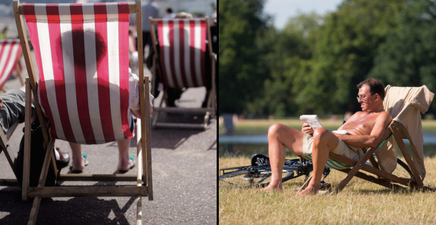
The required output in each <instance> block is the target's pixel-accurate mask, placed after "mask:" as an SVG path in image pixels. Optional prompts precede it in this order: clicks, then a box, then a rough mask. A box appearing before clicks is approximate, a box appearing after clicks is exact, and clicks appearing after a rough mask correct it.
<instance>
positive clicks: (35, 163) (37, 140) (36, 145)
mask: <svg viewBox="0 0 436 225" xmlns="http://www.w3.org/2000/svg"><path fill="white" fill-rule="evenodd" d="M30 129H31V134H32V135H31V146H30V153H31V154H30V155H31V156H30V180H29V185H30V187H36V186H38V181H39V175H40V174H41V170H42V164H43V163H44V157H45V152H46V151H45V148H44V137H43V136H42V130H41V125H40V124H39V120H38V119H36V120H35V121H34V122H33V123H32V125H31V128H30ZM23 133H24V128H23ZM23 159H24V134H23V137H22V138H21V142H20V150H19V151H18V155H17V158H16V159H15V160H14V164H15V168H16V170H17V176H18V182H19V183H20V185H21V186H22V185H23V184H22V180H23ZM53 171H54V168H53V166H52V165H50V167H49V170H48V174H47V179H46V181H45V186H54V185H55V184H56V179H55V176H54V172H53Z"/></svg>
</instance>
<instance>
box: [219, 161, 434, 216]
mask: <svg viewBox="0 0 436 225" xmlns="http://www.w3.org/2000/svg"><path fill="white" fill-rule="evenodd" d="M248 164H250V159H249V158H248V157H220V158H219V168H226V167H234V166H241V165H248ZM425 165H426V169H427V175H426V178H425V180H424V184H425V185H426V186H430V187H432V188H435V187H436V158H435V157H434V156H426V157H425ZM344 176H345V174H344V173H342V172H339V171H332V172H331V173H330V175H329V176H328V177H327V179H326V181H327V182H330V183H331V184H332V186H333V188H334V187H336V186H337V185H338V183H339V182H340V180H341V179H343V178H344ZM303 181H304V178H302V177H300V178H296V179H295V180H291V181H288V182H286V183H284V187H285V190H284V193H283V194H263V193H261V194H258V193H255V191H256V190H257V189H248V190H239V189H236V190H235V189H219V221H220V224H436V213H434V206H435V205H436V193H435V192H420V191H414V192H409V191H394V190H390V189H387V188H385V187H382V186H379V185H376V184H373V183H370V182H367V181H365V180H361V179H359V178H353V179H352V180H351V182H350V183H349V184H348V185H347V186H346V187H345V189H344V190H343V191H342V192H340V193H339V194H338V195H331V196H330V195H323V196H312V197H308V198H297V197H295V194H296V191H295V189H296V188H299V187H300V186H301V185H302V184H303Z"/></svg>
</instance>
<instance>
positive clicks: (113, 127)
mask: <svg viewBox="0 0 436 225" xmlns="http://www.w3.org/2000/svg"><path fill="white" fill-rule="evenodd" d="M13 8H14V14H15V20H16V22H17V28H18V32H19V35H20V39H21V45H22V47H23V53H24V57H25V61H26V66H27V68H28V72H29V80H28V82H27V83H26V87H27V91H26V94H27V96H26V104H27V105H26V118H25V122H26V125H25V129H26V130H25V150H24V151H25V153H24V163H23V164H24V169H23V170H24V172H23V191H22V197H23V199H24V200H26V199H28V198H34V201H33V207H32V210H31V213H30V218H29V224H34V223H35V222H36V217H37V214H38V210H39V205H40V201H41V198H44V197H69V196H73V197H81V196H137V197H138V199H137V208H138V210H137V222H138V223H141V222H142V200H141V199H142V198H141V197H142V196H148V199H149V200H153V189H152V177H151V149H150V117H149V116H148V115H150V106H149V95H148V92H149V90H148V89H149V88H148V85H141V84H148V77H144V76H143V64H142V62H143V59H142V55H143V53H142V51H141V49H142V48H141V45H142V32H140V31H138V43H139V45H140V46H139V50H140V52H139V57H140V58H139V62H141V63H139V65H138V68H139V84H140V85H138V86H139V92H140V113H141V118H138V120H137V124H138V125H137V136H138V138H137V139H138V144H137V146H138V147H137V149H138V151H137V167H136V168H137V175H136V176H134V175H123V174H116V175H113V174H84V175H81V174H60V175H58V174H56V175H57V179H58V180H59V181H111V182H114V183H115V182H118V181H131V185H123V184H115V185H107V186H106V185H105V186H92V185H90V186H80V187H79V188H78V187H77V186H67V185H61V186H56V187H45V186H44V185H43V184H44V183H45V179H46V176H47V172H48V168H49V165H50V164H52V165H53V166H54V168H55V171H57V169H56V164H55V163H54V156H53V153H52V152H53V151H47V154H46V155H45V161H44V165H43V168H42V171H41V177H40V179H39V184H38V186H37V187H29V154H30V148H29V146H30V132H29V129H30V113H29V110H30V104H31V103H30V99H31V98H30V93H33V95H34V96H38V97H35V98H34V105H35V109H36V112H37V115H38V118H39V121H40V124H41V128H42V131H43V136H44V142H45V146H47V148H48V149H53V146H54V142H55V139H63V140H66V141H70V142H75V143H81V144H100V143H106V142H112V141H117V140H123V139H127V138H132V137H133V135H132V132H131V131H130V126H129V125H130V124H129V123H130V122H131V119H132V117H131V115H130V111H129V49H128V28H129V15H130V13H136V23H137V27H138V29H141V27H142V25H141V23H142V21H141V1H140V0H137V1H136V2H134V3H127V2H123V3H95V4H20V3H19V2H18V1H17V0H15V1H14V2H13ZM23 16H24V18H25V20H26V24H27V27H28V29H29V34H30V39H31V42H32V45H33V46H34V53H35V59H36V62H37V65H38V71H39V72H38V74H36V73H35V71H34V67H33V64H32V58H31V55H30V49H29V45H28V40H27V37H26V35H25V28H24V23H23ZM37 75H38V77H39V80H38V82H37V80H36V77H37ZM45 116H46V118H47V119H48V123H47V122H46V120H45ZM115 157H118V154H116V155H115Z"/></svg>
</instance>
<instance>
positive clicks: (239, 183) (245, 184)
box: [219, 153, 331, 188]
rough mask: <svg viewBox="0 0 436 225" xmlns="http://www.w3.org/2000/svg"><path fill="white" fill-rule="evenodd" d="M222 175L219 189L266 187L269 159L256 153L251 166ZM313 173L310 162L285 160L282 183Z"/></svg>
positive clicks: (269, 176) (230, 170)
mask: <svg viewBox="0 0 436 225" xmlns="http://www.w3.org/2000/svg"><path fill="white" fill-rule="evenodd" d="M330 170H331V169H330V168H328V167H326V168H325V169H324V172H323V174H324V178H323V180H322V181H321V183H324V179H325V177H327V175H329V173H330ZM220 171H221V172H222V175H221V176H219V187H220V188H252V187H266V186H268V184H269V182H270V178H271V166H270V164H269V158H268V156H266V155H263V154H260V153H256V154H254V155H252V156H251V165H249V166H241V167H234V168H225V169H220ZM312 171H313V165H312V161H309V160H305V159H303V158H301V159H300V158H296V159H285V165H284V166H283V171H282V182H283V183H284V182H286V181H288V180H291V179H294V178H297V177H300V176H303V175H304V176H305V179H307V178H308V177H309V175H310V173H311V172H312Z"/></svg>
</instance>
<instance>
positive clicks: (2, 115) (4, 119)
mask: <svg viewBox="0 0 436 225" xmlns="http://www.w3.org/2000/svg"><path fill="white" fill-rule="evenodd" d="M0 97H1V99H2V101H3V105H2V107H1V109H0V125H1V126H2V129H3V131H4V132H5V133H6V132H8V130H9V127H10V126H11V125H12V124H14V123H15V122H17V121H18V122H20V123H22V122H24V106H25V97H26V94H25V93H24V91H22V90H19V89H12V90H10V91H8V92H6V93H4V94H3V95H1V96H0Z"/></svg>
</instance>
